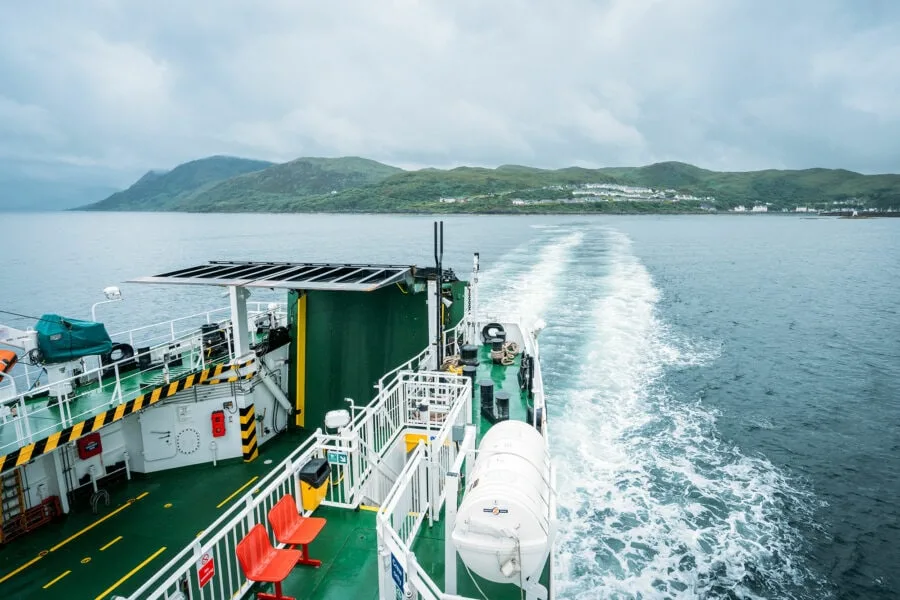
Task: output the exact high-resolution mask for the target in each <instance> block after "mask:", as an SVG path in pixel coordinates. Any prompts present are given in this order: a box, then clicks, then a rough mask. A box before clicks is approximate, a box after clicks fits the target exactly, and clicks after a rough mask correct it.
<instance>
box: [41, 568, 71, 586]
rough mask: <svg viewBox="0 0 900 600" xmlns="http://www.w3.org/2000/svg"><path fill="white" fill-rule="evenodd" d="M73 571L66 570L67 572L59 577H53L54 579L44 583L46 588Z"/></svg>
mask: <svg viewBox="0 0 900 600" xmlns="http://www.w3.org/2000/svg"><path fill="white" fill-rule="evenodd" d="M71 572H72V571H66V572H65V573H63V574H62V575H60V576H59V577H57V578H56V579H53V580H51V581H49V582H47V583H46V584H45V585H44V589H45V590H46V589H47V588H48V587H50V586H51V585H53V584H54V583H56V582H57V581H59V580H60V579H62V578H63V577H65V576H66V575H68V574H69V573H71Z"/></svg>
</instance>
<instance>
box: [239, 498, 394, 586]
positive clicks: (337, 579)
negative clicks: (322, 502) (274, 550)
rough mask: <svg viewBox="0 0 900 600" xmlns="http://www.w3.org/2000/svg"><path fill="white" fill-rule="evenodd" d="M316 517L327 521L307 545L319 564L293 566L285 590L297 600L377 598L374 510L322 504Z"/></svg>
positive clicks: (376, 543) (285, 582)
mask: <svg viewBox="0 0 900 600" xmlns="http://www.w3.org/2000/svg"><path fill="white" fill-rule="evenodd" d="M315 516H317V517H324V518H325V519H327V520H328V523H327V524H326V525H325V528H324V529H323V530H322V532H321V533H320V534H319V537H317V538H316V541H315V542H313V543H312V544H311V545H310V547H309V553H310V556H311V557H312V558H317V559H319V560H321V561H322V566H321V567H319V568H314V567H308V566H302V565H301V566H298V567H297V568H295V569H294V570H293V571H292V572H291V574H290V575H288V578H287V579H286V580H285V581H284V593H285V594H287V595H289V596H294V597H296V598H297V599H298V600H300V599H301V598H302V599H303V600H375V599H376V598H378V563H377V558H378V557H377V547H378V539H377V535H376V532H375V513H374V512H370V511H365V510H361V511H353V510H349V509H339V508H328V507H323V508H320V509H318V510H317V511H316V513H315ZM260 589H263V588H260ZM269 589H271V586H269ZM247 597H248V598H252V597H253V596H252V595H251V596H247Z"/></svg>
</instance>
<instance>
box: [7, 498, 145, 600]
mask: <svg viewBox="0 0 900 600" xmlns="http://www.w3.org/2000/svg"><path fill="white" fill-rule="evenodd" d="M148 493H149V492H144V493H143V494H141V495H140V496H138V497H137V499H138V500H140V499H141V498H143V497H144V496H146V495H147V494H148ZM129 506H131V503H129V502H126V503H125V504H123V505H122V506H120V507H119V508H117V509H116V510H114V511H112V512H111V513H109V514H108V515H106V516H105V517H103V518H102V519H98V520H96V521H94V522H93V523H91V524H90V525H88V526H87V527H85V528H84V529H82V530H81V531H79V532H78V533H75V534H73V535H71V536H69V537H67V538H66V539H64V540H63V541H61V542H60V543H58V544H57V545H55V546H53V547H52V548H50V552H56V551H57V550H59V549H60V548H62V547H63V546H65V545H66V544H68V543H69V542H71V541H72V540H74V539H75V538H77V537H79V536H81V535H83V534H85V533H87V532H88V531H90V530H91V529H93V528H94V527H96V526H97V525H99V524H100V523H102V522H103V521H105V520H107V519H111V518H112V517H114V516H116V515H117V514H119V513H120V512H122V511H123V510H125V509H126V508H128V507H129ZM2 582H3V581H2V580H0V583H2Z"/></svg>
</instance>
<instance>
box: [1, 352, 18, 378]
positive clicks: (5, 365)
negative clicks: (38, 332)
mask: <svg viewBox="0 0 900 600" xmlns="http://www.w3.org/2000/svg"><path fill="white" fill-rule="evenodd" d="M18 360H19V357H18V355H17V354H16V353H15V352H14V351H13V350H0V373H7V372H9V371H11V370H12V368H13V366H14V365H15V364H16V361H18Z"/></svg>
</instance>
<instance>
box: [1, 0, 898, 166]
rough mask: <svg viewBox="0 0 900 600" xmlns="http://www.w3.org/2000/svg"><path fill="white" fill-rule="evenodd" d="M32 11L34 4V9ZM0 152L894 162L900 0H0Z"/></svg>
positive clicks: (420, 162)
mask: <svg viewBox="0 0 900 600" xmlns="http://www.w3.org/2000/svg"><path fill="white" fill-rule="evenodd" d="M38 5H40V6H38ZM2 11H3V12H2V17H0V163H4V164H5V165H6V166H7V168H9V165H15V167H16V168H17V169H19V170H24V171H29V172H33V173H46V172H53V171H59V172H62V171H66V172H73V171H74V172H90V173H97V174H103V176H104V177H107V178H109V180H110V181H113V182H115V183H117V184H122V183H128V182H129V181H130V180H131V179H133V178H134V177H135V176H136V175H139V174H140V173H142V172H144V171H146V170H147V169H149V168H154V167H171V166H174V165H175V164H178V163H180V162H183V161H186V160H190V159H194V158H199V157H202V156H207V155H211V154H232V155H238V156H246V157H252V158H262V159H269V160H273V161H284V160H289V159H292V158H295V157H298V156H310V155H316V156H342V155H361V156H367V157H371V158H375V159H377V160H381V161H384V162H387V163H391V164H397V165H400V166H408V167H409V166H411V167H417V166H431V165H433V166H452V165H459V164H478V165H485V166H496V165H499V164H504V163H519V164H528V165H535V166H543V167H561V166H566V165H571V164H578V165H585V166H607V165H638V164H646V163H650V162H655V161H660V160H681V161H685V162H691V163H695V164H698V165H700V166H704V167H708V168H713V169H725V170H746V169H757V168H767V167H775V168H805V167H811V166H824V167H844V168H849V169H853V170H858V171H863V172H885V171H898V170H900V168H898V167H900V164H898V163H900V3H897V2H891V1H885V2H877V1H859V2H854V1H848V2H836V1H830V0H804V1H800V0H798V1H784V2H782V1H777V0H771V1H766V0H755V1H754V0H747V1H738V0H735V1H729V0H707V1H700V0H671V1H662V0H660V1H654V0H610V1H593V2H589V1H571V2H563V1H560V2H537V1H535V2H514V1H491V2H488V1H465V0H464V1H454V2H414V1H408V0H405V1H390V2H389V1H380V0H379V1H372V0H368V1H364V2H321V1H317V2H313V1H309V2H300V1H287V0H285V1H253V2H249V1H246V2H230V1H223V0H202V1H198V0H191V1H187V2H174V1H172V2H143V3H137V2H115V1H112V0H106V1H104V0H79V1H78V2H57V3H51V2H16V3H11V2H8V3H5V4H4V7H3V9H2Z"/></svg>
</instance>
